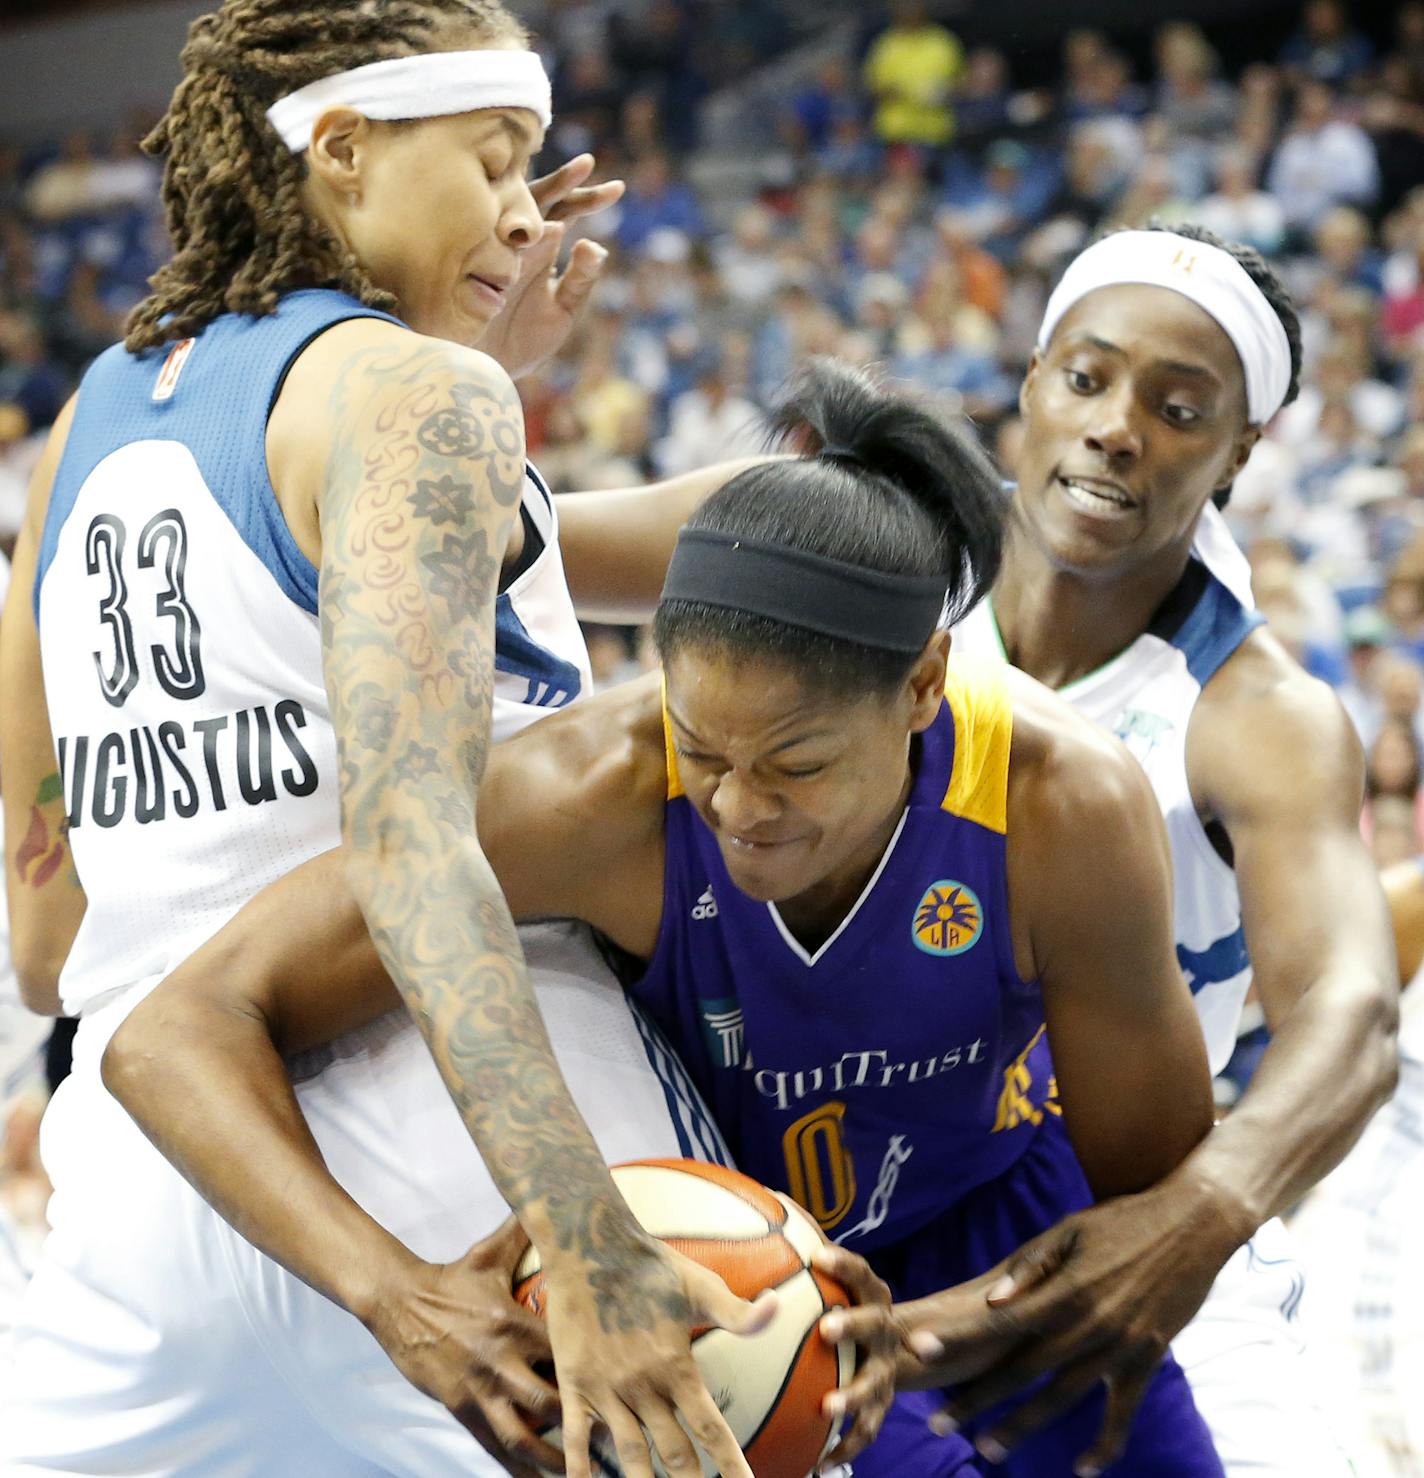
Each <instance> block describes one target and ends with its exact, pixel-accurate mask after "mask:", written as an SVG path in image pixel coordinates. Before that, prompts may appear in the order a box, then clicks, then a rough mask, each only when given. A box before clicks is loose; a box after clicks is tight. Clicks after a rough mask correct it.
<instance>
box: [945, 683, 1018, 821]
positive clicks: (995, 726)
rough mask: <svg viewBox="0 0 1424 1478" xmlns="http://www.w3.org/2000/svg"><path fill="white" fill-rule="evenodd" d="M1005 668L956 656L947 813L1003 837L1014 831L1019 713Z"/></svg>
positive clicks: (949, 693)
mask: <svg viewBox="0 0 1424 1478" xmlns="http://www.w3.org/2000/svg"><path fill="white" fill-rule="evenodd" d="M1004 672H1005V669H1004V667H1003V664H1002V663H998V662H985V661H982V660H977V659H975V658H972V657H953V656H952V657H951V658H950V660H949V665H948V668H947V669H946V672H945V678H944V696H945V701H946V702H947V703H948V704H949V708H950V712H951V713H952V714H953V716H954V769H953V771H952V772H951V774H950V777H949V789H948V790H947V791H945V794H944V802H943V806H942V809H944V810H946V811H948V812H949V813H950V814H951V815H952V816H962V817H964V819H965V820H966V821H973V822H977V823H978V825H980V826H983V827H986V828H987V829H988V830H990V831H997V832H999V833H1000V834H1001V835H1002V834H1003V833H1005V832H1007V831H1008V829H1009V745H1010V743H1011V741H1012V739H1013V733H1014V712H1013V707H1012V705H1011V704H1010V702H1009V690H1008V685H1007V683H1006V682H1005V680H1004Z"/></svg>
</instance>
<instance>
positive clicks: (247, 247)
mask: <svg viewBox="0 0 1424 1478" xmlns="http://www.w3.org/2000/svg"><path fill="white" fill-rule="evenodd" d="M457 30H458V31H459V32H463V33H466V34H468V33H470V32H474V33H475V34H477V35H479V36H480V37H481V38H482V39H486V40H489V41H505V40H513V41H517V42H519V43H521V44H523V43H524V42H525V41H526V40H527V37H526V34H525V32H524V29H523V27H522V26H521V25H520V24H519V22H518V21H517V20H516V19H515V18H514V17H513V16H512V15H510V14H509V12H508V11H506V10H505V8H504V6H503V5H502V4H501V3H500V0H224V3H223V5H222V6H221V8H220V9H218V10H216V11H214V12H213V13H212V14H210V15H204V16H200V17H199V18H198V19H197V20H196V21H194V22H193V24H192V26H191V27H190V28H189V31H188V41H187V44H186V45H185V46H184V48H183V57H182V61H183V80H182V81H181V82H180V83H179V84H178V88H177V91H175V92H174V94H173V100H172V102H171V103H170V104H169V107H168V112H167V113H166V114H164V116H163V118H162V120H161V121H160V122H159V124H158V126H157V127H156V128H155V129H154V130H153V132H152V133H151V134H150V135H149V136H148V137H147V138H146V139H145V140H144V142H143V148H144V152H145V153H147V154H150V155H152V156H154V157H161V156H166V159H165V164H164V171H163V206H164V214H165V216H166V219H167V223H168V233H169V236H170V238H171V240H172V243H173V257H172V259H171V260H170V261H169V262H167V263H166V264H165V265H164V266H163V267H160V268H159V270H158V271H157V272H156V273H155V274H154V275H153V277H152V278H151V279H150V280H149V288H150V293H149V296H148V297H147V298H145V299H144V300H143V302H141V303H140V304H139V305H138V306H137V307H136V308H135V309H134V310H133V312H132V314H130V316H129V320H128V324H127V326H126V330H125V339H124V343H125V347H127V348H128V349H129V350H130V352H132V353H135V354H137V353H139V352H141V351H142V350H144V349H151V348H154V347H155V346H157V345H160V344H164V343H166V342H168V341H169V340H173V339H185V338H189V337H191V336H193V335H195V334H198V333H200V332H201V331H202V330H203V328H204V327H206V325H207V324H209V323H211V322H212V320H213V319H214V318H217V317H218V316H219V315H221V314H223V313H247V314H252V315H254V316H259V317H260V316H264V315H266V314H269V313H272V312H274V311H275V310H276V307H277V301H278V299H279V298H280V297H281V296H282V294H283V293H286V292H290V291H292V290H293V289H295V288H300V287H334V288H340V289H341V290H342V291H344V292H347V293H350V294H351V296H352V297H355V298H359V299H360V300H361V302H363V303H365V304H366V305H367V306H368V307H371V308H380V309H385V310H387V311H390V310H391V309H393V308H394V307H395V306H396V302H395V298H394V297H393V295H392V294H390V293H388V292H384V291H383V290H382V289H380V288H378V287H377V286H376V285H375V283H373V282H372V281H371V279H370V277H369V276H368V275H367V273H366V271H365V269H364V268H363V267H362V266H361V264H360V262H358V261H357V260H356V257H355V255H354V254H353V253H352V252H350V251H349V250H348V249H347V248H345V247H343V246H342V245H341V243H340V242H339V241H337V239H336V237H335V236H334V235H333V234H332V233H331V232H330V231H329V230H328V229H327V228H326V227H325V226H323V225H322V224H321V223H320V222H319V221H317V220H315V219H314V218H313V217H312V216H311V215H309V214H308V213H307V211H306V210H305V209H304V208H303V205H302V184H303V182H304V180H305V179H306V175H307V168H306V163H305V160H304V159H303V158H302V157H301V156H300V155H297V154H294V153H292V151H291V150H290V149H288V148H287V146H286V145H285V144H284V143H283V142H282V140H281V138H280V137H279V135H278V134H277V132H276V130H275V129H273V127H272V125H271V124H270V123H269V122H268V121H267V109H268V108H269V107H271V106H272V104H273V103H274V102H276V101H277V99H278V98H281V97H285V96H287V95H288V94H289V93H292V92H295V91H296V90H297V89H298V88H301V87H305V86H306V85H307V84H308V83H310V82H316V81H318V80H319V79H320V78H322V77H330V76H333V75H334V74H336V73H338V72H345V71H349V70H351V69H352V68H354V67H359V66H364V65H365V64H366V63H368V62H378V61H385V60H386V59H388V58H391V57H397V56H411V55H415V54H418V53H421V52H425V51H429V50H431V49H433V48H432V41H433V40H435V39H436V38H437V37H438V35H439V33H441V32H446V33H449V32H454V31H457Z"/></svg>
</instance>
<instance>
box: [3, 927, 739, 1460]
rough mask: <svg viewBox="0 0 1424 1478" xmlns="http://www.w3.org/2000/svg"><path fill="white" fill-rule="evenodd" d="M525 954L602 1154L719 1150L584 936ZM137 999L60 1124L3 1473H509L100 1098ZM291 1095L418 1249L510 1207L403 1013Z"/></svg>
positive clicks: (533, 935) (463, 1237) (447, 1254)
mask: <svg viewBox="0 0 1424 1478" xmlns="http://www.w3.org/2000/svg"><path fill="white" fill-rule="evenodd" d="M522 938H523V940H524V945H525V950H526V954H527V956H528V959H529V963H530V970H531V974H532V976H533V978H534V980H535V984H536V988H537V990H538V993H539V999H540V1004H541V1008H542V1010H543V1012H544V1016H545V1019H546V1021H547V1023H548V1026H549V1031H550V1036H551V1038H552V1040H553V1042H554V1046H555V1050H556V1051H557V1053H558V1055H559V1059H560V1062H561V1064H562V1066H563V1069H564V1072H565V1074H566V1076H567V1077H568V1080H569V1086H570V1088H571V1089H572V1091H573V1094H574V1097H575V1099H576V1100H577V1101H578V1103H579V1107H580V1109H581V1110H582V1111H583V1113H584V1115H585V1117H586V1118H587V1120H588V1122H589V1126H590V1128H591V1129H592V1130H593V1132H594V1134H595V1136H596V1137H597V1138H598V1141H599V1145H600V1147H601V1148H602V1149H603V1151H604V1153H605V1155H606V1156H607V1158H608V1159H609V1160H610V1161H616V1160H619V1159H630V1158H636V1157H638V1156H642V1155H673V1156H676V1155H690V1156H696V1157H700V1158H723V1157H724V1156H725V1151H723V1150H722V1149H721V1144H720V1139H719V1138H718V1137H717V1136H716V1134H715V1131H713V1130H712V1129H711V1127H710V1122H709V1121H708V1120H707V1118H706V1115H705V1112H704V1111H702V1109H701V1107H700V1103H699V1101H698V1100H697V1098H696V1094H695V1092H694V1091H693V1090H692V1087H691V1084H690V1083H689V1082H688V1081H687V1080H686V1078H685V1075H683V1074H682V1070H681V1068H680V1066H677V1065H676V1063H675V1059H673V1058H672V1054H671V1053H669V1052H667V1051H666V1049H665V1048H663V1047H662V1046H661V1045H660V1043H659V1042H658V1041H657V1040H656V1039H655V1038H654V1037H653V1035H652V1034H651V1032H650V1029H649V1028H647V1027H646V1026H645V1025H644V1024H643V1023H641V1022H640V1021H639V1020H638V1019H637V1018H636V1017H635V1016H634V1014H633V1012H632V1011H631V1009H630V1007H629V1006H628V1005H627V1003H626V1001H625V999H624V997H623V996H622V994H621V992H619V991H618V989H617V987H616V985H615V984H614V982H613V981H612V979H611V976H610V975H609V973H608V971H607V968H606V967H605V966H604V964H603V962H602V960H601V959H600V958H599V957H598V955H597V952H596V950H595V948H594V946H593V945H592V943H591V940H590V939H589V936H588V934H587V931H586V930H583V929H582V928H581V927H580V926H575V925H563V924H560V925H541V926H539V927H538V929H537V930H534V931H525V932H523V933H522ZM136 999H137V996H136V995H135V997H134V999H130V998H128V997H126V998H125V1000H124V1002H123V1003H122V1011H120V1010H119V1009H118V1008H117V1007H111V1008H109V1010H107V1011H104V1012H100V1013H98V1018H96V1019H92V1020H90V1019H86V1021H85V1022H84V1024H83V1025H82V1026H81V1029H80V1033H79V1038H78V1041H77V1044H76V1069H75V1073H74V1075H73V1077H71V1078H70V1079H69V1080H68V1081H67V1082H66V1083H65V1084H64V1085H63V1086H62V1087H61V1089H60V1091H59V1093H58V1094H57V1095H56V1097H55V1100H54V1102H53V1104H52V1105H51V1109H50V1113H49V1114H48V1115H47V1116H46V1120H45V1124H44V1129H43V1154H44V1159H45V1164H46V1167H47V1169H48V1170H49V1172H50V1175H51V1178H52V1180H53V1182H54V1185H55V1195H54V1198H53V1201H52V1202H51V1224H52V1227H53V1231H52V1233H51V1235H50V1237H49V1239H48V1241H47V1243H46V1245H45V1252H44V1256H43V1259H42V1262H41V1266H40V1269H39V1271H38V1272H37V1274H36V1276H35V1278H34V1280H33V1281H32V1283H31V1285H30V1287H29V1289H28V1290H27V1292H26V1296H25V1299H24V1302H23V1305H22V1308H21V1313H20V1320H19V1324H18V1327H17V1329H16V1334H15V1344H14V1350H13V1359H12V1362H11V1364H10V1366H9V1368H8V1369H0V1474H5V1475H12V1474H13V1475H20V1474H39V1473H48V1474H54V1473H67V1474H94V1475H99V1474H106V1475H131V1478H138V1475H145V1478H167V1475H179V1474H181V1475H191V1478H246V1475H252V1478H257V1475H262V1478H275V1475H289V1474H290V1475H301V1478H324V1475H328V1474H331V1475H336V1474H343V1475H358V1478H359V1475H366V1474H378V1473H394V1474H401V1475H408V1478H441V1475H445V1474H457V1473H458V1474H471V1473H489V1474H496V1473H501V1472H503V1469H502V1468H501V1467H499V1466H498V1465H496V1464H495V1463H494V1462H493V1461H492V1460H491V1459H490V1458H489V1457H488V1456H487V1455H485V1454H484V1453H483V1451H482V1450H481V1449H480V1448H479V1446H478V1445H477V1444H476V1443H475V1441H474V1439H473V1438H472V1437H471V1436H470V1435H469V1434H468V1433H467V1432H466V1431H465V1430H464V1429H463V1428H462V1427H460V1426H459V1425H458V1424H457V1423H456V1422H455V1420H454V1419H453V1418H452V1417H451V1416H449V1414H448V1413H446V1412H445V1410H444V1409H443V1408H442V1407H440V1406H439V1405H438V1404H437V1403H435V1402H433V1401H431V1400H429V1399H428V1398H427V1397H425V1396H423V1395H421V1394H420V1393H419V1392H418V1391H416V1390H415V1389H414V1388H413V1387H412V1386H410V1385H408V1384H407V1383H406V1381H405V1380H404V1379H403V1378H402V1377H401V1376H400V1375H399V1373H398V1372H397V1371H396V1370H395V1368H394V1366H392V1365H391V1364H390V1362H389V1361H388V1360H387V1359H386V1357H385V1354H384V1353H383V1351H382V1350H381V1349H380V1347H379V1346H378V1345H377V1344H376V1342H375V1340H374V1339H373V1338H372V1337H371V1336H370V1335H369V1334H368V1333H367V1332H366V1330H365V1329H364V1328H363V1327H362V1326H361V1325H360V1324H359V1323H358V1322H357V1321H356V1320H355V1319H353V1318H351V1317H350V1316H349V1315H347V1314H345V1313H344V1312H342V1311H341V1310H340V1309H338V1308H336V1306H335V1305H333V1304H330V1303H328V1302H327V1301H326V1300H325V1299H323V1298H322V1297H321V1296H320V1295H318V1294H316V1293H314V1292H313V1291H312V1290H311V1289H309V1288H308V1287H307V1286H306V1285H305V1284H303V1283H301V1282H299V1281H298V1280H297V1279H295V1278H292V1277H291V1276H290V1275H288V1274H287V1273H285V1272H284V1271H282V1269H280V1268H279V1267H277V1266H276V1264H274V1263H272V1262H270V1261H269V1260H268V1259H266V1258H264V1257H263V1256H261V1254H259V1253H258V1252H256V1251H255V1250H254V1249H253V1248H252V1247H250V1246H249V1245H248V1244H247V1243H246V1242H244V1241H243V1240H242V1239H241V1238H240V1237H238V1236H237V1235H236V1234H235V1233H234V1232H232V1230H231V1229H230V1228H229V1227H228V1226H227V1224H226V1223H225V1222H223V1221H222V1220H221V1219H220V1218H219V1217H218V1216H217V1215H216V1213H214V1212H213V1211H212V1210H211V1209H210V1208H209V1207H208V1206H207V1205H206V1203H205V1202H203V1201H202V1200H201V1199H200V1198H199V1197H198V1196H197V1195H196V1193H195V1192H193V1191H192V1189H191V1188H190V1187H189V1186H188V1185H187V1183H186V1182H185V1181H184V1180H183V1179H182V1177H181V1176H179V1175H178V1173H177V1172H176V1171H175V1170H173V1169H172V1167H171V1166H169V1164H168V1163H167V1161H165V1160H164V1159H163V1158H162V1157H161V1156H160V1155H159V1154H158V1153H157V1151H156V1150H154V1149H153V1147H152V1146H151V1145H150V1144H149V1143H148V1141H147V1140H146V1139H145V1138H144V1137H143V1135H142V1134H141V1132H140V1131H139V1130H138V1129H137V1127H136V1126H135V1125H134V1124H133V1122H132V1121H131V1120H130V1119H129V1118H128V1116H127V1115H126V1114H125V1113H124V1112H123V1110H122V1109H121V1108H120V1106H119V1105H118V1104H117V1103H116V1102H115V1101H114V1099H113V1098H112V1097H110V1095H109V1094H108V1093H107V1092H106V1091H105V1090H104V1088H103V1085H102V1083H101V1082H100V1081H99V1077H98V1070H97V1069H98V1059H99V1056H100V1055H101V1053H102V1051H103V1046H104V1043H105V1042H106V1041H107V1039H108V1037H109V1036H110V1035H112V1032H113V1031H114V1030H115V1029H116V1028H117V1025H118V1020H119V1019H120V1017H121V1015H122V1014H123V1012H126V1011H127V1010H129V1009H132V1006H133V1004H135V1002H136ZM298 1097H299V1099H300V1101H301V1104H302V1108H303V1111H304V1112H305V1114H306V1116H307V1118H308V1120H309V1122H310V1124H311V1127H312V1130H313V1133H314V1134H315V1136H316V1139H317V1142H318V1144H319V1145H320V1147H321V1150H322V1153H323V1155H324V1156H325V1158H326V1161H327V1163H328V1165H329V1166H330V1167H331V1169H332V1172H333V1174H335V1176H336V1177H337V1179H338V1180H339V1181H341V1183H342V1184H343V1185H344V1186H345V1187H346V1189H347V1190H348V1191H349V1192H350V1193H351V1194H352V1196H353V1197H355V1199H356V1200H357V1201H358V1202H359V1203H360V1204H361V1205H363V1206H364V1207H365V1208H366V1209H367V1210H368V1211H369V1212H370V1213H371V1214H372V1215H373V1216H374V1217H375V1218H376V1219H377V1220H378V1221H380V1222H381V1223H382V1224H383V1225H385V1226H386V1227H387V1228H388V1229H389V1230H390V1231H391V1232H393V1233H394V1234H395V1235H396V1236H397V1237H400V1238H401V1239H402V1240H404V1241H406V1242H408V1243H409V1245H410V1246H411V1247H412V1248H413V1249H414V1250H415V1251H416V1252H417V1253H418V1254H420V1255H421V1256H423V1257H429V1258H437V1259H441V1260H449V1259H452V1258H454V1257H456V1256H458V1255H459V1254H460V1253H461V1252H463V1251H464V1250H465V1249H466V1248H467V1247H468V1246H469V1245H470V1243H471V1242H473V1241H475V1240H477V1239H478V1238H479V1237H481V1236H483V1235H484V1234H486V1233H487V1232H489V1231H491V1230H493V1228H494V1227H496V1226H497V1225H498V1224H499V1223H500V1222H501V1221H502V1220H503V1219H504V1217H505V1216H506V1215H507V1210H506V1208H505V1206H504V1204H503V1203H502V1202H501V1201H500V1199H499V1197H498V1196H497V1194H496V1193H495V1191H494V1187H493V1185H492V1183H491V1182H490V1179H489V1175H488V1172H487V1171H486V1170H485V1168H484V1164H483V1162H482V1161H481V1159H480V1157H479V1155H478V1153H477V1152H476V1150H475V1148H474V1146H473V1145H472V1144H471V1142H470V1140H469V1138H468V1136H467V1135H466V1133H465V1131H464V1128H463V1126H462V1125H461V1122H460V1119H459V1116H458V1114H457V1112H456V1110H455V1108H454V1106H453V1104H452V1103H451V1102H450V1099H449V1096H448V1094H447V1093H446V1091H445V1088H444V1085H443V1084H442V1083H441V1081H440V1077H439V1074H438V1072H437V1071H436V1068H435V1065H434V1062H433V1061H432V1059H431V1057H430V1055H429V1053H428V1052H427V1051H426V1049H425V1046H424V1042H423V1040H422V1039H421V1037H420V1035H419V1033H418V1032H417V1031H416V1030H415V1028H414V1026H412V1025H411V1024H410V1023H409V1021H408V1019H407V1018H405V1017H404V1016H403V1015H392V1016H390V1017H387V1018H385V1019H384V1020H382V1021H381V1022H378V1023H376V1024H375V1025H374V1026H373V1027H371V1028H368V1029H367V1030H366V1031H364V1032H361V1033H358V1034H356V1035H355V1036H354V1037H352V1038H350V1039H347V1040H346V1041H345V1042H343V1043H342V1044H341V1045H340V1047H339V1048H338V1049H336V1050H335V1051H334V1052H333V1053H332V1054H331V1060H330V1061H329V1062H328V1063H327V1064H326V1065H325V1066H323V1067H322V1069H321V1070H320V1071H319V1072H318V1073H317V1074H316V1075H315V1076H313V1077H310V1078H308V1079H306V1080H305V1081H303V1082H301V1083H300V1084H299V1086H298Z"/></svg>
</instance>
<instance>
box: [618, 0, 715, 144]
mask: <svg viewBox="0 0 1424 1478" xmlns="http://www.w3.org/2000/svg"><path fill="white" fill-rule="evenodd" d="M607 36H608V52H609V56H610V57H611V58H612V61H613V67H614V70H615V71H616V72H617V73H618V74H619V76H620V82H621V83H622V85H623V87H624V89H625V92H646V93H651V94H652V95H653V97H655V98H656V99H657V102H658V110H659V113H660V114H661V116H662V118H663V119H664V120H665V123H666V127H667V138H666V143H667V145H669V146H670V147H672V148H673V149H674V150H676V151H677V152H679V153H682V152H685V151H687V150H689V149H691V148H692V147H693V146H694V145H695V144H696V142H697V116H698V110H697V102H698V100H699V98H700V97H701V95H702V92H703V73H702V72H701V71H700V70H699V67H700V66H701V67H705V68H707V70H708V71H713V72H715V71H716V63H717V41H716V32H715V29H714V28H711V27H708V28H706V30H705V31H704V32H703V34H701V35H699V34H698V33H697V31H696V29H695V28H694V27H693V24H692V17H691V15H690V14H689V13H688V12H687V11H685V10H684V9H683V8H682V7H681V6H679V5H678V4H677V3H676V0H650V3H649V4H647V5H646V6H643V7H640V8H639V10H638V12H637V13H636V14H634V13H632V12H628V11H625V10H623V9H622V8H614V9H613V10H612V13H611V15H610V16H609V19H608V33H607Z"/></svg>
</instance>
